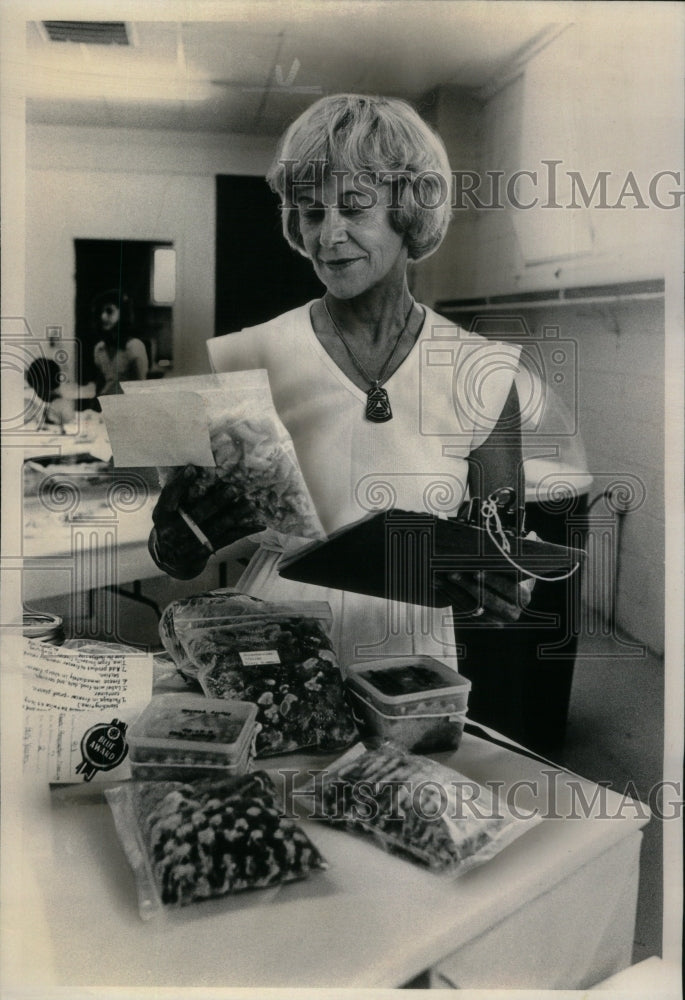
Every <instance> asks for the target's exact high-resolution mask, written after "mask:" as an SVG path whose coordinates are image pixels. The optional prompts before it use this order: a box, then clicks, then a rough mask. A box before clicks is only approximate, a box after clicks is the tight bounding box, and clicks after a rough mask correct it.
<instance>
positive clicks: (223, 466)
mask: <svg viewBox="0 0 685 1000" xmlns="http://www.w3.org/2000/svg"><path fill="white" fill-rule="evenodd" d="M124 388H125V391H126V393H127V394H140V393H145V392H148V393H149V392H155V393H157V392H175V393H177V394H178V393H182V392H184V393H192V394H194V395H197V396H199V397H200V399H201V401H202V404H203V408H204V413H205V415H206V422H207V423H206V426H207V430H208V432H209V445H210V449H211V454H212V456H213V458H214V462H215V463H216V464H215V466H197V465H185V466H178V467H176V466H174V467H167V466H165V467H160V468H158V470H157V471H158V474H159V481H160V485H161V486H162V492H161V494H160V497H159V499H158V501H157V504H156V506H155V509H154V511H153V513H152V520H153V524H154V528H153V533H152V535H151V538H150V552H151V554H152V556H153V558H154V559H155V561H156V562H157V564H158V565H159V566H161V567H162V568H164V569H165V571H166V572H168V573H169V574H170V575H172V576H175V577H178V578H179V579H190V578H192V577H195V576H197V575H199V573H201V572H202V570H203V568H204V565H205V563H206V561H207V559H208V558H209V555H210V554H211V553H212V552H216V551H218V550H219V549H222V548H224V547H225V546H227V545H231V544H233V543H234V542H235V541H237V540H239V539H241V538H244V537H246V536H249V535H253V534H255V533H257V532H260V531H263V530H264V529H265V528H270V529H272V530H274V531H277V532H280V533H282V534H285V535H292V536H296V537H298V538H303V539H313V538H323V537H325V535H324V531H323V528H322V526H321V522H320V520H319V517H318V514H317V512H316V508H315V507H314V502H313V500H312V498H311V495H310V493H309V489H308V487H307V484H306V483H305V480H304V477H303V475H302V471H301V469H300V465H299V462H298V459H297V455H296V453H295V448H294V446H293V442H292V439H291V437H290V435H289V433H288V431H287V428H286V427H285V425H284V424H283V422H282V421H281V419H280V417H279V416H278V413H277V412H276V409H275V406H274V403H273V398H272V396H271V388H270V385H269V378H268V374H267V372H266V371H265V370H264V369H256V370H253V371H243V372H225V373H221V374H212V375H190V376H184V377H182V378H174V379H169V380H164V379H162V380H161V381H157V382H154V383H144V382H141V383H137V382H127V383H125V384H124Z"/></svg>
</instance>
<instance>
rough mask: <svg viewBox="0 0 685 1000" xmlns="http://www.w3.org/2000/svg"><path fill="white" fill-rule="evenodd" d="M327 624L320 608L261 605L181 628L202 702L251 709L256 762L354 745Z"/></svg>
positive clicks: (321, 604) (322, 604) (316, 604)
mask: <svg viewBox="0 0 685 1000" xmlns="http://www.w3.org/2000/svg"><path fill="white" fill-rule="evenodd" d="M330 624H331V610H330V607H329V605H328V604H326V603H325V602H322V601H314V602H304V601H302V602H292V603H289V604H272V603H267V602H264V603H263V604H262V605H261V607H260V608H259V610H256V609H255V612H254V614H245V615H241V616H238V617H236V618H235V619H234V620H233V621H229V620H228V619H227V618H223V619H221V620H219V621H216V622H214V621H211V620H207V619H205V620H203V621H199V622H198V623H197V624H196V625H191V624H190V623H187V625H188V627H186V628H184V630H183V631H182V633H181V635H180V636H179V638H180V642H181V645H182V646H183V649H184V652H185V654H186V656H187V658H188V659H189V660H190V661H191V662H192V663H193V664H194V665H195V668H196V670H197V679H198V681H199V682H200V684H201V686H202V689H203V691H204V692H205V694H206V695H207V696H208V697H210V698H231V699H237V700H239V701H251V702H254V703H255V704H256V705H257V709H258V714H257V722H258V723H259V724H260V725H261V730H260V731H259V733H258V734H257V740H256V756H257V757H268V756H271V755H273V754H280V753H289V752H291V751H293V750H300V749H312V750H321V751H326V752H330V751H334V750H337V749H342V748H343V747H345V746H348V745H349V744H350V743H351V742H352V740H353V739H355V737H356V729H355V726H354V722H353V720H352V716H351V713H350V710H349V707H348V704H347V701H346V698H345V693H344V689H343V682H342V677H341V674H340V669H339V667H338V661H337V657H336V655H335V652H334V651H333V649H332V646H331V641H330V638H329V634H328V633H329V629H330Z"/></svg>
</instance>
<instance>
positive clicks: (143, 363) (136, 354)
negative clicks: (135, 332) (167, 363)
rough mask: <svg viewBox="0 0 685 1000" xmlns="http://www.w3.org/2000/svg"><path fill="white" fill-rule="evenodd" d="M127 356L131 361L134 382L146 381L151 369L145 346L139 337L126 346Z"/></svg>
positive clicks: (130, 368)
mask: <svg viewBox="0 0 685 1000" xmlns="http://www.w3.org/2000/svg"><path fill="white" fill-rule="evenodd" d="M126 354H127V355H128V359H129V370H130V373H131V376H132V380H138V381H141V382H142V381H144V380H145V379H146V378H147V373H148V368H149V364H148V360H147V351H146V350H145V344H144V343H143V342H142V340H138V338H137V337H132V338H131V340H129V342H128V344H127V345H126Z"/></svg>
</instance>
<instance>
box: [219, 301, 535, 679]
mask: <svg viewBox="0 0 685 1000" xmlns="http://www.w3.org/2000/svg"><path fill="white" fill-rule="evenodd" d="M310 308H311V303H308V304H307V305H304V306H300V307H298V308H297V309H293V310H291V311H290V312H287V313H284V314H283V315H282V316H278V317H277V318H276V319H274V320H271V321H269V322H268V323H264V324H261V325H260V326H255V327H251V328H249V329H245V330H242V331H240V333H232V334H227V335H225V336H222V337H216V338H214V339H213V340H210V341H208V343H207V348H208V352H209V358H210V362H211V365H212V368H213V370H214V371H217V372H224V371H245V370H249V369H253V368H265V369H266V370H267V371H268V373H269V381H270V384H271V391H272V394H273V399H274V403H275V406H276V410H277V412H278V414H279V416H280V418H281V420H282V421H283V423H284V424H285V426H286V428H287V429H288V432H289V433H290V435H291V437H292V439H293V443H294V446H295V451H296V453H297V457H298V459H299V462H300V466H301V468H302V473H303V475H304V478H305V481H306V483H307V485H308V487H309V490H310V492H311V495H312V498H313V500H314V503H315V505H316V508H317V511H318V513H319V517H320V518H321V522H322V524H323V526H324V529H325V530H326V531H327V532H329V533H330V532H331V531H334V530H335V529H336V528H340V527H342V526H343V525H345V524H349V523H350V522H352V521H357V520H359V518H361V517H363V516H364V515H366V514H368V513H369V512H370V511H377V510H382V509H386V508H388V507H398V508H400V509H403V510H410V511H428V512H429V513H434V514H439V515H444V516H451V515H454V514H456V512H457V509H458V507H459V504H460V503H461V501H462V500H463V498H464V495H465V493H466V484H467V475H468V463H467V458H468V455H469V454H470V452H471V451H472V450H473V449H474V448H476V447H478V446H479V445H480V444H482V443H483V442H484V441H485V440H486V439H487V437H488V435H489V433H490V431H491V430H492V428H493V427H494V425H495V424H496V422H497V420H498V418H499V416H500V413H501V411H502V407H503V406H504V403H505V401H506V398H507V396H508V394H509V391H510V389H511V385H512V382H513V379H514V375H515V374H516V371H517V362H518V354H519V348H518V347H516V346H514V345H510V344H502V343H497V342H493V341H488V340H485V339H484V338H483V337H480V336H478V335H476V334H473V333H469V332H467V331H465V330H462V329H461V328H459V327H457V326H455V325H454V324H453V323H450V322H449V321H448V320H446V319H444V318H443V317H441V316H438V314H437V313H435V312H433V310H431V309H427V308H425V307H424V309H425V313H426V318H425V320H424V323H423V326H422V329H421V332H420V334H419V337H418V339H417V342H416V344H415V346H414V348H413V349H412V350H411V352H410V353H409V355H408V356H407V357H406V358H405V360H404V361H403V362H402V364H401V365H400V367H399V368H398V369H397V371H395V372H394V373H393V375H392V376H391V377H390V378H389V379H388V381H387V382H385V383H384V388H385V389H386V390H387V392H388V396H389V398H390V405H391V408H392V414H393V417H392V420H390V421H388V422H387V423H382V424H375V423H372V422H371V421H368V420H367V419H366V417H365V406H366V393H365V392H364V391H363V390H361V389H359V388H358V387H357V386H356V385H354V383H353V382H351V381H350V379H348V378H347V376H346V375H345V374H344V373H343V372H342V371H341V370H340V368H338V366H337V365H336V364H335V362H334V361H333V359H332V358H331V357H330V356H329V355H328V353H327V352H326V351H325V350H324V348H323V346H322V345H321V343H320V342H319V340H318V338H317V336H316V334H315V332H314V329H313V327H312V323H311V317H310ZM299 544H301V543H299ZM275 550H278V551H275ZM280 551H282V546H279V543H278V540H275V539H274V538H272V537H271V536H270V535H268V534H267V535H265V537H264V541H263V544H262V548H261V549H260V550H259V551H258V552H257V553H256V555H255V557H254V558H253V560H252V562H251V563H250V566H249V567H248V568H247V570H246V572H245V574H244V575H243V577H242V579H241V581H240V582H239V583H238V587H239V588H240V589H241V590H245V591H247V592H249V593H253V594H254V595H255V596H258V597H262V598H264V599H266V600H273V599H276V598H278V599H279V600H287V599H292V600H304V599H320V600H327V601H328V602H329V604H330V605H331V608H332V610H333V615H334V632H333V636H332V638H333V641H334V643H335V644H336V647H337V650H338V654H339V657H340V661H341V664H342V665H343V667H344V665H345V664H346V663H347V662H350V661H351V660H358V659H364V658H369V657H371V658H375V657H379V656H388V655H407V654H411V653H424V654H428V655H433V656H437V657H438V658H439V659H442V660H443V661H448V662H449V661H451V662H452V665H455V666H456V659H455V658H456V648H455V641H454V634H453V629H452V627H451V624H450V621H451V615H450V610H449V609H445V608H439V609H431V608H420V607H415V606H413V605H400V604H398V603H397V602H388V601H384V600H381V599H376V598H369V597H366V596H362V595H358V594H350V593H346V592H345V593H343V592H341V591H336V590H325V589H323V588H318V587H312V586H310V585H305V584H298V583H295V582H293V581H289V580H283V579H281V578H280V577H279V576H278V574H277V571H276V564H277V562H278V558H279V555H280Z"/></svg>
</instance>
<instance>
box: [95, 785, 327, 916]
mask: <svg viewBox="0 0 685 1000" xmlns="http://www.w3.org/2000/svg"><path fill="white" fill-rule="evenodd" d="M105 795H106V797H107V801H108V803H109V806H110V809H111V810H112V814H113V817H114V823H115V827H116V831H117V835H118V837H119V840H120V842H121V845H122V847H123V849H124V853H125V854H126V857H127V859H128V862H129V864H130V866H131V868H132V869H133V874H134V876H135V880H136V891H137V894H138V909H139V912H140V915H141V917H142V918H143V919H144V920H145V919H148V918H150V917H153V916H155V915H157V914H158V913H160V912H161V911H162V910H163V908H164V907H180V906H187V905H188V904H190V903H197V902H201V901H202V900H205V899H212V898H215V897H220V896H228V895H232V894H234V893H238V892H242V891H243V890H245V889H264V888H268V887H270V886H276V885H279V884H280V883H283V882H292V881H294V880H295V879H302V878H306V877H307V876H308V875H309V873H310V872H312V871H315V870H316V869H322V868H326V867H327V864H326V861H325V860H324V858H323V857H322V856H321V854H320V853H319V851H318V850H317V848H316V847H315V846H314V844H312V842H311V841H310V839H309V838H308V837H307V835H306V833H305V832H304V831H303V830H302V829H301V828H300V827H299V826H298V825H297V824H296V823H295V822H294V821H293V820H292V819H290V818H287V817H286V816H285V815H284V814H283V809H282V808H281V804H280V801H279V799H278V797H277V795H276V790H275V788H274V786H273V784H272V782H271V779H270V778H269V776H268V775H267V774H265V773H264V772H261V771H260V772H255V773H253V774H246V775H241V776H240V777H231V778H225V779H223V780H219V781H217V780H216V779H211V780H206V781H196V782H188V783H184V782H181V781H134V782H124V783H122V784H121V785H118V786H117V787H115V788H111V789H108V790H107V791H106V792H105Z"/></svg>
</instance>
